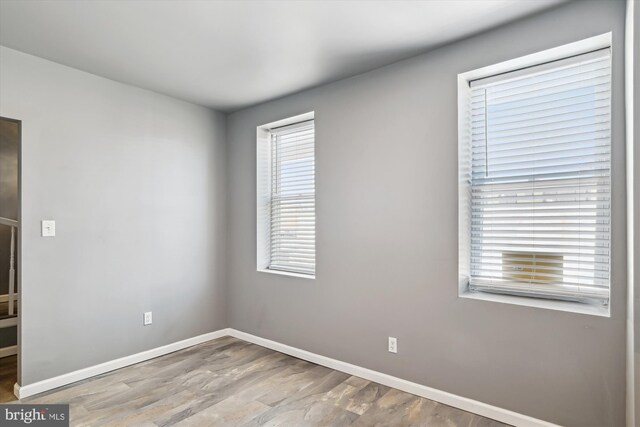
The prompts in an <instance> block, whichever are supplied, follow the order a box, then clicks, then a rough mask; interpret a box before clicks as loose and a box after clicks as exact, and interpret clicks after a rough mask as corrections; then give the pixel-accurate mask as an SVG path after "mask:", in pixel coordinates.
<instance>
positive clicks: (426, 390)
mask: <svg viewBox="0 0 640 427" xmlns="http://www.w3.org/2000/svg"><path fill="white" fill-rule="evenodd" d="M224 336H232V337H235V338H238V339H241V340H244V341H247V342H250V343H253V344H257V345H260V346H262V347H266V348H270V349H272V350H275V351H279V352H281V353H285V354H288V355H291V356H294V357H297V358H299V359H303V360H307V361H309V362H313V363H316V364H318V365H322V366H326V367H328V368H331V369H335V370H337V371H341V372H345V373H347V374H350V375H354V376H357V377H360V378H364V379H366V380H369V381H374V382H377V383H380V384H384V385H386V386H389V387H393V388H396V389H398V390H402V391H406V392H407V393H411V394H415V395H416V396H421V397H424V398H427V399H431V400H435V401H436V402H440V403H444V404H445V405H449V406H453V407H454V408H458V409H462V410H464V411H468V412H473V413H474V414H478V415H482V416H484V417H487V418H491V419H494V420H497V421H501V422H503V423H507V424H511V425H514V426H522V427H557V425H556V424H552V423H549V422H546V421H542V420H539V419H536V418H533V417H529V416H527V415H523V414H519V413H517V412H513V411H509V410H507V409H502V408H499V407H497V406H493V405H489V404H486V403H482V402H478V401H477V400H473V399H469V398H466V397H462V396H458V395H455V394H452V393H448V392H446V391H442V390H437V389H435V388H431V387H427V386H425V385H422V384H418V383H414V382H411V381H407V380H403V379H401V378H397V377H394V376H391V375H387V374H383V373H382V372H377V371H374V370H371V369H367V368H363V367H361V366H357V365H352V364H350V363H346V362H342V361H340V360H336V359H332V358H330V357H326V356H321V355H319V354H316V353H311V352H310V351H306V350H301V349H299V348H296V347H291V346H289V345H286V344H281V343H279V342H276V341H271V340H268V339H265V338H260V337H258V336H255V335H251V334H248V333H246V332H242V331H238V330H235V329H232V328H227V329H221V330H219V331H215V332H210V333H208V334H204V335H199V336H197V337H193V338H188V339H186V340H182V341H178V342H175V343H173V344H168V345H165V346H162V347H157V348H154V349H151V350H147V351H143V352H140V353H136V354H133V355H131V356H126V357H122V358H120V359H116V360H112V361H109V362H105V363H101V364H99V365H95V366H90V367H88V368H84V369H80V370H77V371H73V372H70V373H68V374H63V375H60V376H57V377H53V378H49V379H46V380H43V381H39V382H36V383H33V384H27V385H25V386H23V387H21V386H20V385H19V384H15V386H14V394H15V395H16V396H17V397H18V398H19V399H24V398H26V397H29V396H33V395H35V394H38V393H43V392H45V391H49V390H52V389H54V388H58V387H62V386H64V385H67V384H71V383H74V382H76V381H80V380H84V379H87V378H90V377H93V376H96V375H100V374H103V373H105V372H109V371H113V370H115V369H119V368H124V367H125V366H129V365H133V364H135V363H140V362H144V361H145V360H149V359H153V358H155V357H159V356H163V355H165V354H168V353H172V352H174V351H178V350H182V349H184V348H187V347H191V346H194V345H197V344H201V343H203V342H206V341H210V340H213V339H216V338H221V337H224Z"/></svg>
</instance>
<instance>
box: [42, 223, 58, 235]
mask: <svg viewBox="0 0 640 427" xmlns="http://www.w3.org/2000/svg"><path fill="white" fill-rule="evenodd" d="M55 235H56V222H55V221H53V220H50V219H47V220H43V221H42V237H55Z"/></svg>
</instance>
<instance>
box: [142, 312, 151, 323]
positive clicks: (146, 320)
mask: <svg viewBox="0 0 640 427" xmlns="http://www.w3.org/2000/svg"><path fill="white" fill-rule="evenodd" d="M142 323H143V325H144V326H147V325H150V324H152V323H153V314H152V313H151V312H150V311H147V312H145V313H144V319H143V322H142Z"/></svg>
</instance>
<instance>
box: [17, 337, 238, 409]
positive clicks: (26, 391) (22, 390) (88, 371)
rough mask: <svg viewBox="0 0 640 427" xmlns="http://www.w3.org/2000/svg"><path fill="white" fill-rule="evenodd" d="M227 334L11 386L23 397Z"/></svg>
mask: <svg viewBox="0 0 640 427" xmlns="http://www.w3.org/2000/svg"><path fill="white" fill-rule="evenodd" d="M227 335H230V333H229V330H228V329H221V330H219V331H215V332H209V333H208V334H203V335H198V336H197V337H193V338H187V339H186V340H182V341H178V342H174V343H172V344H167V345H164V346H162V347H156V348H152V349H151V350H147V351H142V352H140V353H136V354H132V355H131V356H125V357H121V358H119V359H115V360H111V361H108V362H104V363H101V364H99V365H94V366H89V367H88V368H84V369H79V370H77V371H73V372H69V373H68V374H63V375H60V376H57V377H53V378H49V379H46V380H42V381H38V382H36V383H33V384H27V385H25V386H20V385H19V384H16V385H15V386H14V388H13V390H14V394H15V395H16V397H17V398H18V399H24V398H25V397H29V396H33V395H34V394H38V393H43V392H45V391H49V390H53V389H54V388H58V387H62V386H64V385H67V384H71V383H74V382H76V381H80V380H84V379H87V378H90V377H94V376H96V375H100V374H104V373H105V372H109V371H113V370H115V369H120V368H124V367H125V366H129V365H133V364H135V363H140V362H144V361H145V360H149V359H153V358H155V357H159V356H163V355H165V354H169V353H173V352H174V351H178V350H182V349H184V348H187V347H191V346H194V345H196V344H201V343H203V342H207V341H210V340H214V339H216V338H220V337H224V336H227Z"/></svg>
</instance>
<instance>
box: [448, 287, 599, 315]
mask: <svg viewBox="0 0 640 427" xmlns="http://www.w3.org/2000/svg"><path fill="white" fill-rule="evenodd" d="M459 297H460V298H468V299H475V300H482V301H491V302H499V303H504V304H514V305H523V306H526V307H536V308H545V309H548V310H558V311H567V312H569V313H580V314H590V315H592V316H601V317H611V314H610V311H609V306H608V305H607V306H603V305H601V304H585V303H580V302H572V301H554V300H546V299H541V298H531V297H523V296H515V295H502V294H492V293H489V292H480V291H469V290H468V289H467V290H465V291H462V292H461V293H460V294H459Z"/></svg>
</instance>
